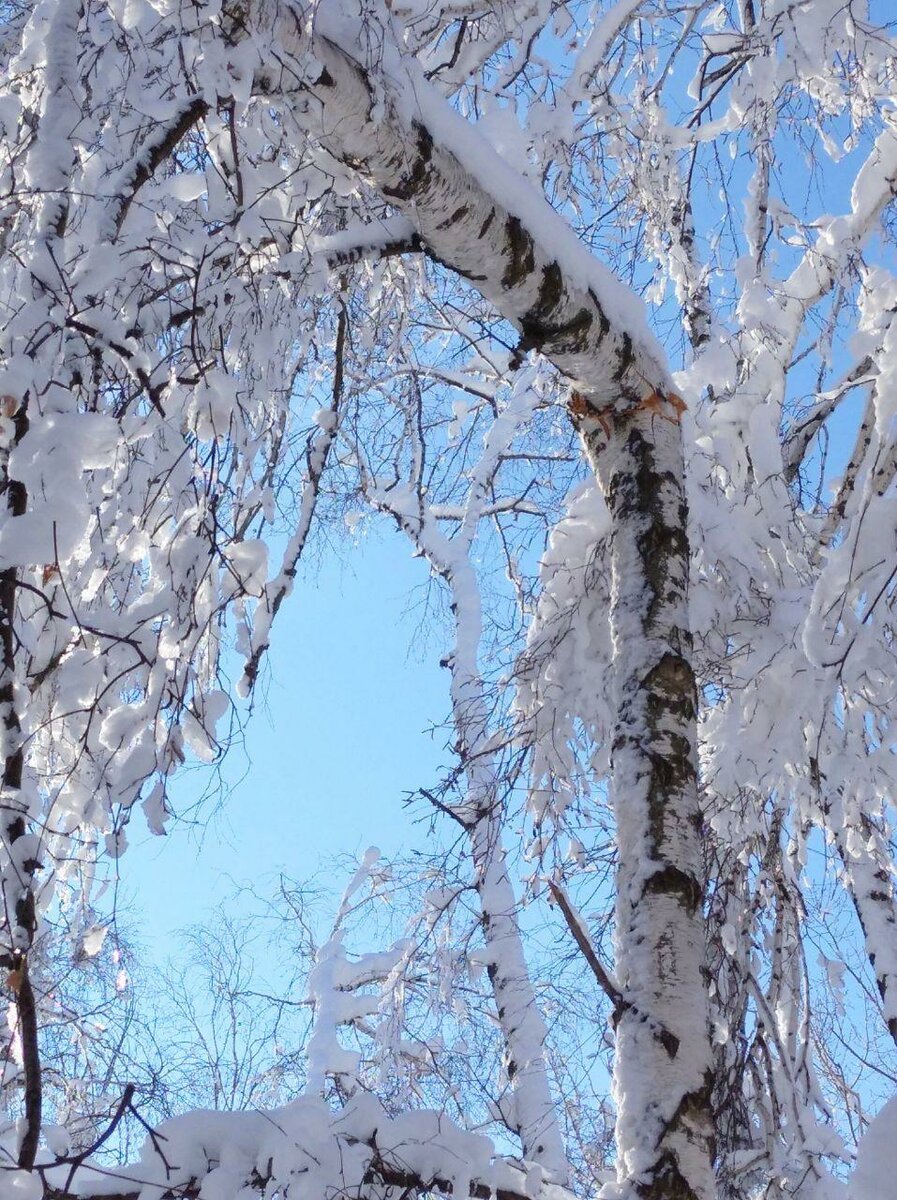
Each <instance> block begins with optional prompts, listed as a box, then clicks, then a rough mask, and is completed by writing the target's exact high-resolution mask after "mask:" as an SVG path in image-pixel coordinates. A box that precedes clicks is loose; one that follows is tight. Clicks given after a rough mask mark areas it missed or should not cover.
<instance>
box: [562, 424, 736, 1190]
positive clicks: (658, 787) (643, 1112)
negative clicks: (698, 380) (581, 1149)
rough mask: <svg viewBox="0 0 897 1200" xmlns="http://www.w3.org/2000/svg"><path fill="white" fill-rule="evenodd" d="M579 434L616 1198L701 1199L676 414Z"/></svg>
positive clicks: (702, 1090)
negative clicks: (592, 480) (607, 950)
mask: <svg viewBox="0 0 897 1200" xmlns="http://www.w3.org/2000/svg"><path fill="white" fill-rule="evenodd" d="M580 426H581V429H582V434H583V440H584V442H585V444H586V447H587V450H588V453H589V457H590V459H591V460H592V462H593V464H594V467H595V470H596V473H597V475H598V478H599V480H600V482H601V485H602V487H603V489H604V493H605V496H606V498H607V503H608V507H609V509H610V513H611V521H612V527H611V562H612V570H613V578H612V584H611V614H610V619H611V629H612V634H613V641H614V669H615V680H614V685H615V690H616V701H617V721H616V727H615V730H614V735H613V746H612V799H613V805H614V811H615V815H616V823H617V842H618V847H619V867H618V873H617V908H616V950H617V953H616V961H617V975H618V980H617V982H618V985H619V987H620V990H621V993H622V996H623V1002H622V1003H621V1005H620V1007H619V1010H618V1012H617V1014H616V1017H617V1026H616V1058H615V1071H614V1082H615V1091H616V1098H617V1105H618V1116H617V1172H618V1178H619V1180H620V1183H621V1185H622V1189H621V1193H620V1194H621V1195H622V1196H638V1197H643V1198H646V1200H647V1198H650V1200H705V1198H706V1197H710V1196H712V1195H714V1194H715V1185H714V1180H713V1173H712V1167H711V1164H712V1161H713V1134H712V1124H711V1120H710V1096H711V1089H712V1069H711V1055H710V1051H709V1039H708V1033H707V1031H708V1007H707V991H706V987H705V985H704V982H703V980H704V974H705V967H704V925H703V909H702V905H703V898H704V881H703V874H704V872H703V864H702V853H701V810H700V807H699V804H698V789H697V778H696V768H695V720H696V709H697V692H696V688H695V678H694V673H693V671H692V667H691V662H690V654H691V635H690V633H689V623H688V557H689V554H688V541H687V536H686V516H687V514H686V505H685V497H684V492H683V485H682V473H683V463H682V441H681V432H680V429H679V426H678V422H677V421H676V420H675V414H673V413H672V410H671V413H670V414H667V413H662V412H660V411H658V410H656V409H654V408H652V407H644V406H642V407H639V408H637V409H635V410H634V411H630V412H623V413H617V414H614V413H613V412H611V411H607V410H604V411H603V412H602V419H600V420H598V419H595V418H589V417H588V416H586V417H584V418H583V417H580Z"/></svg>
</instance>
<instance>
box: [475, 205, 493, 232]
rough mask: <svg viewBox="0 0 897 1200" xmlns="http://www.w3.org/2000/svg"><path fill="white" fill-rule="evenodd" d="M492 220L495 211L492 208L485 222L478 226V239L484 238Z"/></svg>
mask: <svg viewBox="0 0 897 1200" xmlns="http://www.w3.org/2000/svg"><path fill="white" fill-rule="evenodd" d="M494 220H495V209H494V208H490V209H489V216H488V217H487V218H486V220H485V221H484V222H483V224H482V225H481V226H480V232H479V235H478V236H479V237H481V238H482V237H485V236H486V234H487V232H488V230H489V226H490V225H491V224H492V222H493V221H494Z"/></svg>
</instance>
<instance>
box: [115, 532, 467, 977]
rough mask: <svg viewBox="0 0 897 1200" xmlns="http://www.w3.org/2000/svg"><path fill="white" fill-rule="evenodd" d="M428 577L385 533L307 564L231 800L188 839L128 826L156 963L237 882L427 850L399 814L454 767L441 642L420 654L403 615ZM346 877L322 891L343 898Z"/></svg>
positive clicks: (228, 768) (409, 820)
mask: <svg viewBox="0 0 897 1200" xmlns="http://www.w3.org/2000/svg"><path fill="white" fill-rule="evenodd" d="M425 581H426V568H425V566H424V565H423V564H422V562H421V561H420V560H416V559H413V558H412V556H411V553H410V547H409V544H408V542H407V541H406V540H405V539H404V538H402V537H400V536H399V535H398V534H396V533H393V532H392V531H391V530H389V529H387V528H386V527H385V526H383V525H380V526H377V527H375V528H374V529H372V530H370V532H369V534H368V536H367V537H365V538H362V540H361V542H360V544H359V545H358V546H356V547H353V546H351V545H349V544H348V542H347V544H346V545H345V548H344V551H343V554H342V561H338V560H337V559H336V557H335V556H334V555H333V553H332V552H331V553H328V554H326V555H325V557H324V561H323V562H322V563H321V565H320V567H318V568H314V567H312V568H307V569H306V571H305V575H304V577H303V578H301V579H300V581H299V583H298V585H297V587H296V590H295V591H294V593H293V595H292V596H291V597H290V598H289V600H288V601H287V602H286V603H285V604H284V607H283V608H282V610H281V612H280V614H279V616H278V620H277V622H276V624H275V627H274V636H273V646H272V652H271V654H270V656H269V659H268V670H267V674H266V675H265V674H263V677H262V680H261V682H260V693H259V696H258V701H259V703H258V705H257V708H256V711H255V712H254V713H253V714H252V716H251V718H250V720H249V722H248V725H247V730H246V746H245V751H244V750H243V749H242V748H240V747H235V748H234V749H233V750H232V751H231V753H230V754H229V755H228V756H227V759H226V761H225V764H224V767H223V770H222V775H223V779H224V781H225V783H226V784H227V785H228V792H229V794H228V795H227V798H226V801H225V803H224V804H223V805H222V806H219V807H218V808H217V811H214V812H213V815H211V817H209V819H208V820H204V821H202V822H201V824H200V825H199V826H197V827H196V828H195V829H193V830H188V829H185V828H183V827H182V826H178V825H177V823H175V822H172V823H170V824H169V828H170V829H171V833H170V835H169V836H166V837H164V838H160V837H153V836H152V835H150V834H149V833H148V832H147V831H146V830H145V827H144V825H143V821H142V817H141V816H139V815H137V814H135V820H134V821H133V823H132V825H131V827H130V829H129V836H130V842H131V845H130V848H129V849H128V851H127V853H126V854H125V855H124V856H123V858H122V859H121V863H120V868H121V879H122V884H121V894H122V896H123V898H125V899H126V900H127V899H128V898H130V899H131V900H133V905H132V909H133V910H134V911H135V912H136V913H138V914H139V917H138V925H139V928H140V930H141V935H142V940H143V941H144V942H145V943H146V944H147V945H148V947H149V949H150V950H151V952H152V953H153V954H154V956H159V957H164V956H165V955H166V954H167V953H169V952H171V950H173V949H174V942H173V939H172V934H173V933H174V932H175V931H176V930H177V929H179V928H182V927H184V926H186V925H190V924H194V923H196V922H200V921H204V920H205V919H206V918H208V917H209V916H210V915H211V914H212V913H213V911H214V910H215V908H216V907H217V906H218V905H220V904H221V903H222V902H224V901H229V898H230V897H231V896H232V894H233V892H234V885H235V884H240V885H242V884H246V883H253V882H254V883H255V886H256V887H257V889H258V890H259V891H261V892H264V891H265V890H266V887H265V885H266V882H267V881H268V879H269V878H270V877H272V876H276V874H277V873H278V872H279V871H281V870H283V871H285V872H286V873H287V874H288V875H290V876H291V877H293V878H297V879H301V878H304V877H307V876H310V875H312V874H314V873H315V872H316V871H317V870H318V869H319V868H320V866H321V865H322V863H323V862H324V861H325V860H326V859H327V858H328V857H330V856H333V855H335V854H339V853H347V852H348V853H350V854H361V853H363V851H364V850H365V848H366V847H367V846H369V845H377V846H379V847H380V849H381V850H382V851H383V852H384V854H387V855H388V854H392V853H394V852H395V851H396V850H397V849H399V848H400V847H402V848H404V849H410V848H412V847H413V846H415V845H421V844H423V843H425V842H426V841H427V840H428V838H429V835H428V824H427V823H423V824H421V823H415V822H414V819H413V816H412V814H411V813H410V812H409V811H408V809H407V808H406V807H405V806H404V805H403V804H402V800H403V797H404V796H405V795H406V794H407V793H408V792H410V791H413V790H414V789H415V788H417V787H420V786H427V785H428V784H431V783H432V782H433V781H434V779H435V778H436V774H437V772H438V770H439V767H440V765H444V764H446V763H447V762H448V761H449V758H450V756H449V754H448V753H447V752H446V751H445V749H444V745H445V741H446V734H445V731H444V730H442V729H437V730H436V731H435V733H430V732H429V730H430V727H431V726H433V725H438V724H439V722H440V721H441V720H442V719H444V717H445V714H446V711H447V707H448V675H447V673H446V672H444V671H442V670H441V669H440V668H439V666H438V660H439V654H438V653H437V652H436V651H437V647H436V646H435V645H434V644H432V640H431V644H430V645H429V647H428V648H426V647H425V648H423V649H422V648H421V646H420V638H419V637H418V636H416V635H417V627H418V617H416V616H415V614H414V612H413V611H408V606H409V601H413V598H414V590H415V588H416V587H417V586H418V585H421V584H423V583H424V582H425ZM212 782H213V779H212V772H211V769H210V768H209V767H207V766H202V765H200V766H195V767H193V768H191V769H190V770H185V771H183V772H182V773H181V775H180V776H179V777H178V778H177V780H176V782H175V786H174V789H173V797H174V801H175V804H176V805H177V807H178V809H179V810H184V809H186V808H188V807H190V806H191V804H192V803H193V802H195V801H196V800H197V799H199V798H200V797H201V796H202V795H203V794H204V792H205V791H206V790H207V789H208V788H209V786H210V785H211V784H212ZM214 807H215V806H214V801H212V802H209V803H208V805H207V807H206V808H205V809H204V810H201V812H200V816H202V815H203V813H205V814H206V815H207V814H208V813H209V812H212V810H213V808H214ZM421 811H422V810H421V809H420V807H419V806H418V808H417V809H416V812H417V813H418V814H419V813H420V812H421ZM337 874H338V873H334V878H333V879H332V880H328V881H327V882H328V883H332V887H333V890H334V893H335V894H337V895H338V894H339V892H340V891H341V890H342V886H343V883H344V882H345V880H343V879H342V878H339V877H337Z"/></svg>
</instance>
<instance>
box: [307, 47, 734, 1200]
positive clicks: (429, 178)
mask: <svg viewBox="0 0 897 1200" xmlns="http://www.w3.org/2000/svg"><path fill="white" fill-rule="evenodd" d="M285 35H286V36H287V37H289V31H288V30H285ZM294 36H295V35H294ZM314 52H315V58H316V59H317V60H318V61H319V62H320V63H321V64H322V69H321V72H320V75H319V77H318V78H317V81H316V83H315V85H314V87H313V89H312V92H313V99H312V100H311V101H310V104H309V106H308V109H307V111H305V112H304V113H302V114H301V115H300V119H301V120H302V122H303V125H305V126H306V128H312V129H313V130H316V131H317V136H318V139H319V140H320V142H321V143H322V144H323V145H324V146H325V148H326V149H327V150H328V152H329V153H331V154H332V155H333V156H334V157H335V158H337V159H339V160H340V161H342V162H343V163H345V164H347V165H350V166H351V167H352V168H353V169H355V170H356V171H358V173H359V174H360V175H361V176H362V177H363V178H365V179H366V180H367V181H368V182H369V183H371V184H372V185H373V186H374V187H376V188H377V189H378V190H379V191H380V192H381V194H382V195H383V196H385V197H386V198H388V199H389V200H390V202H391V203H393V204H394V205H395V207H396V208H397V209H398V210H399V211H400V212H402V213H404V215H405V216H407V217H408V218H409V219H410V220H411V222H412V223H413V225H414V227H415V228H416V230H417V231H418V233H419V235H420V238H421V242H422V244H423V246H424V247H425V248H426V249H427V250H428V251H429V253H430V254H431V255H432V256H433V257H435V258H438V259H439V260H440V261H441V262H442V263H443V264H444V265H445V266H447V267H448V268H449V269H452V270H454V271H457V272H458V273H459V274H461V275H463V276H464V277H465V278H467V279H469V280H470V281H471V282H473V283H474V284H475V285H476V286H477V287H478V288H479V290H480V291H481V292H482V294H483V295H484V296H485V297H486V298H487V299H489V300H490V301H492V302H493V303H494V304H495V305H496V307H497V309H498V310H499V312H501V314H502V315H503V316H504V317H505V318H506V319H508V320H510V321H511V322H513V323H514V324H515V325H516V326H517V328H518V329H519V330H520V331H521V334H522V348H537V349H539V350H540V351H541V352H542V353H543V354H544V355H546V357H548V358H549V359H550V360H551V361H552V362H553V363H554V364H555V366H557V367H558V369H559V370H560V371H561V372H562V373H563V374H564V375H566V376H567V377H568V378H569V379H570V381H571V383H572V384H573V385H574V387H575V389H576V391H577V392H578V393H579V397H578V399H579V401H581V404H580V405H577V411H578V412H579V414H580V417H581V427H582V432H583V434H584V438H585V442H586V445H587V448H588V450H589V454H590V457H591V459H592V461H593V464H594V465H595V467H596V469H597V472H598V476H599V480H600V482H601V484H602V487H603V489H604V491H605V494H606V496H607V499H608V504H609V508H610V511H611V515H612V521H613V531H612V539H613V564H614V594H613V606H612V614H611V621H612V628H613V635H614V640H615V648H616V656H615V657H616V686H617V692H618V698H619V717H618V724H617V731H616V736H615V739H614V766H613V789H614V794H615V804H616V811H617V819H618V825H619V832H618V837H619V844H620V875H619V887H618V894H619V899H618V912H617V951H618V961H617V974H618V977H619V979H620V981H621V986H622V988H623V991H624V995H625V998H626V1004H625V1006H623V1007H622V1009H621V1011H620V1013H619V1014H618V1015H619V1022H618V1030H617V1038H618V1045H617V1055H616V1062H617V1067H616V1092H617V1104H618V1123H617V1146H618V1175H619V1179H620V1188H619V1191H618V1193H617V1194H618V1196H620V1197H624V1196H631V1197H636V1196H638V1197H642V1198H650V1200H705V1198H708V1197H711V1196H712V1195H713V1194H714V1192H715V1187H714V1183H713V1170H712V1157H713V1148H712V1141H713V1138H712V1130H711V1121H710V1092H711V1053H710V1041H709V1032H708V1004H707V989H706V982H705V976H704V930H703V919H702V900H703V894H704V888H703V868H702V862H701V849H700V821H701V816H700V809H699V805H698V796H697V782H696V772H695V753H694V744H695V720H696V692H695V683H694V675H693V672H692V668H691V664H690V661H689V654H690V649H691V638H690V634H689V624H688V612H687V601H688V597H687V588H688V557H689V548H688V539H687V529H686V507H685V500H684V490H683V450H682V439H681V430H680V427H679V424H678V420H677V419H676V417H677V414H676V412H675V409H674V408H673V406H672V405H667V404H666V402H665V397H666V396H669V395H670V394H671V391H670V385H669V381H668V373H667V370H666V367H665V365H664V363H663V361H662V359H661V357H660V355H659V352H658V353H657V354H656V355H655V353H654V350H653V345H652V341H651V338H650V335H649V334H647V332H646V331H643V329H642V327H641V325H640V322H639V319H638V316H637V315H636V317H635V318H634V319H633V314H632V308H631V297H629V295H628V293H627V295H626V297H625V298H624V299H625V300H627V301H628V303H621V304H620V306H619V308H617V309H616V310H615V311H613V312H611V304H614V303H615V300H616V299H618V298H619V297H616V296H615V294H614V292H613V289H612V288H611V287H608V288H607V290H606V291H605V292H603V293H602V294H600V295H599V293H600V292H601V290H602V285H601V283H599V282H598V272H596V274H595V281H596V286H595V287H593V286H591V284H590V283H589V279H590V272H589V269H588V261H587V255H586V251H585V250H584V249H580V251H579V253H580V256H581V259H580V261H579V262H575V261H574V256H573V255H572V254H571V253H570V247H569V245H568V243H567V242H566V241H565V239H564V238H562V237H558V238H557V240H555V236H554V235H555V233H556V232H557V230H556V227H555V224H554V222H556V221H557V220H558V218H557V216H556V214H554V213H552V212H551V210H550V209H549V207H548V205H547V204H544V208H543V207H540V205H541V204H542V203H543V202H541V200H540V198H537V197H534V196H533V195H530V196H528V197H526V202H523V201H521V202H520V204H519V206H518V211H520V212H524V214H525V218H526V219H522V218H521V217H519V216H516V215H514V214H512V213H511V211H510V210H509V208H508V207H507V205H506V204H503V203H501V202H500V201H499V199H498V198H497V197H496V196H495V195H493V194H491V193H490V191H488V190H487V189H486V188H485V187H484V186H483V185H482V184H481V183H480V181H479V180H478V179H477V178H476V177H475V175H474V174H473V173H471V171H469V170H467V169H466V168H465V167H464V165H463V164H462V162H461V161H460V159H459V157H458V155H457V154H456V153H454V152H453V151H452V150H451V149H448V148H447V147H446V144H445V142H446V141H448V142H449V143H452V141H453V139H454V138H455V134H456V132H457V130H456V127H455V124H454V122H455V120H456V119H460V118H456V115H455V114H450V115H449V116H448V117H445V115H444V114H443V117H444V120H443V119H441V118H440V115H439V114H438V113H434V112H433V111H432V109H431V106H430V105H429V103H427V102H426V99H425V98H423V97H422V98H421V103H420V104H419V105H418V108H417V110H416V115H415V116H407V117H406V116H403V104H402V100H403V97H402V94H401V89H399V94H398V96H397V97H392V96H391V95H390V94H389V91H388V86H389V85H384V83H383V80H381V79H378V81H377V88H376V90H375V88H374V86H373V84H372V83H371V82H370V81H369V80H368V78H367V77H366V74H365V71H364V70H363V68H362V67H361V66H359V64H358V63H356V62H354V61H353V60H352V59H351V58H350V56H349V55H348V54H346V53H345V52H344V51H343V50H341V49H340V48H339V47H338V46H336V45H335V44H334V43H333V42H331V41H329V40H327V39H326V38H324V37H320V36H319V37H317V38H315V40H314ZM424 114H426V116H427V117H429V118H431V123H432V124H434V126H435V128H432V129H431V128H429V127H428V125H427V124H426V123H425V120H424V116H423V115H424ZM497 175H498V177H499V183H500V177H501V171H498V172H497ZM520 189H521V191H522V192H523V191H525V190H526V185H525V183H524V182H523V181H520ZM497 190H498V191H501V190H502V189H501V186H499V187H498V189H497ZM567 232H568V234H569V230H568V231H567ZM540 236H541V237H542V238H543V239H544V238H545V237H547V238H548V240H549V243H550V245H549V247H548V248H546V246H545V245H543V244H541V243H540ZM574 241H575V239H574ZM596 265H597V264H596ZM605 282H606V281H605ZM646 401H647V402H648V403H647V404H645V402H646ZM667 409H668V411H665V410H667ZM583 414H585V415H584V416H583ZM606 429H607V430H609V431H610V437H609V440H608V439H607V438H606V437H604V431H605V430H606Z"/></svg>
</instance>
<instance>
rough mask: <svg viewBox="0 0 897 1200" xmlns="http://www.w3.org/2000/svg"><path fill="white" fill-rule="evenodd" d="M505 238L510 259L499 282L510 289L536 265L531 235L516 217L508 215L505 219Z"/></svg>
mask: <svg viewBox="0 0 897 1200" xmlns="http://www.w3.org/2000/svg"><path fill="white" fill-rule="evenodd" d="M505 239H506V250H507V254H508V257H509V260H510V261H509V262H508V265H507V266H506V267H505V272H504V274H503V275H502V277H501V283H502V287H504V288H509V289H510V288H514V287H517V285H518V284H520V283H522V282H523V280H524V279H526V277H527V276H528V275H530V274H532V271H533V268H534V267H535V265H536V259H535V246H534V244H533V239H532V235H531V234H529V233H528V232H527V231H526V230H525V229H524V228H523V225H522V224H521V222H520V219H519V218H518V217H508V219H507V221H505Z"/></svg>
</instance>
